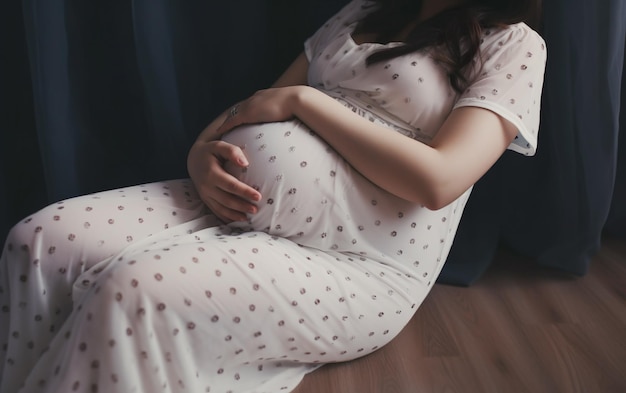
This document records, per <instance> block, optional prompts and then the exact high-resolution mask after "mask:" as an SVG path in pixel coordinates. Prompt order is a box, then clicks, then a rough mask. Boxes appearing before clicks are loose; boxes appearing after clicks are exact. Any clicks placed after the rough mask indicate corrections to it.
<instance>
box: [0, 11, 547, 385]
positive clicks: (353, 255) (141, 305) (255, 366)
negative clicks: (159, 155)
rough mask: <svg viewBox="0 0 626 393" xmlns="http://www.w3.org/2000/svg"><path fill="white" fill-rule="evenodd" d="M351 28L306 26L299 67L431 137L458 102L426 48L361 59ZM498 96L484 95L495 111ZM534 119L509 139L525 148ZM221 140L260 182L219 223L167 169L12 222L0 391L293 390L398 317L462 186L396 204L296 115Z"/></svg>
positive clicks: (426, 277) (347, 100)
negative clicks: (250, 205)
mask: <svg viewBox="0 0 626 393" xmlns="http://www.w3.org/2000/svg"><path fill="white" fill-rule="evenodd" d="M354 7H360V2H358V1H355V2H353V3H351V4H350V5H348V6H347V7H346V9H344V10H343V11H342V12H340V14H339V17H341V16H342V15H346V14H347V13H349V12H351V9H353V8H354ZM518 28H519V29H522V28H523V27H512V28H511V29H513V30H515V29H518ZM325 29H326V30H325ZM347 29H348V26H346V25H344V24H343V22H341V19H337V18H334V19H333V20H332V21H331V22H330V23H329V24H328V27H326V28H323V29H322V30H320V32H318V33H317V34H316V35H315V36H314V37H313V38H312V39H311V40H309V41H307V43H306V50H307V53H308V54H309V56H310V59H311V74H310V77H311V83H313V84H314V85H316V86H317V85H321V84H323V86H320V87H323V88H324V89H325V90H327V91H328V93H329V94H331V95H333V96H334V97H336V98H337V99H338V100H340V102H342V103H344V104H345V105H347V106H349V107H351V108H352V109H353V110H354V112H355V113H358V114H360V115H361V116H364V117H367V118H369V119H370V120H371V121H375V122H379V123H380V124H385V125H388V126H390V127H393V128H395V129H397V130H398V131H399V132H403V133H405V134H406V135H410V136H414V137H416V138H419V139H422V140H424V141H425V142H427V141H428V139H429V138H430V137H432V135H433V134H434V132H435V131H436V129H437V126H438V124H440V123H441V121H443V119H444V118H445V116H447V114H448V113H449V112H450V110H451V109H452V107H453V106H454V104H455V102H456V98H455V94H454V93H453V92H452V90H450V88H449V87H447V85H446V84H445V81H444V79H445V78H444V75H443V74H442V73H441V72H440V71H439V70H438V68H437V67H436V66H435V65H434V64H432V62H431V61H429V60H428V58H427V57H424V56H422V55H411V56H408V57H407V58H402V59H397V60H393V61H391V62H390V66H389V68H386V65H384V64H381V65H380V66H376V67H377V68H375V70H373V71H372V73H371V74H367V75H366V74H362V71H363V68H362V67H363V66H362V65H363V61H364V56H366V53H367V52H368V51H370V50H371V49H372V48H373V47H374V45H361V46H357V45H355V44H354V42H353V41H351V40H350V38H349V36H347V35H345V34H344V36H342V37H343V38H341V37H339V38H338V35H337V33H338V32H344V31H345V32H346V33H347V31H348V30H347ZM515 31H516V30H515ZM328 32H332V33H328ZM531 41H532V40H531ZM532 42H534V41H532ZM524 45H526V44H524ZM344 51H347V52H345V53H344ZM327 56H329V58H328V59H327ZM539 57H540V56H539V55H538V56H537V58H539ZM339 58H341V63H337V64H336V65H335V67H334V68H333V64H334V63H335V61H338V60H339ZM414 61H415V62H417V64H416V65H413V62H414ZM353 69H355V74H353V73H352V70H353ZM414 70H416V72H417V70H419V72H418V73H416V74H412V73H405V71H411V72H413V71H414ZM394 73H397V74H398V75H399V77H395V78H394V77H393V75H394ZM420 75H424V77H423V80H422V79H420V78H421V76H420ZM479 80H480V81H483V82H481V83H482V84H487V82H485V81H486V79H485V78H483V79H479ZM477 83H479V82H477ZM482 84H481V85H480V86H482ZM421 85H424V86H428V87H427V88H426V90H427V93H424V92H421V90H419V88H420V86H421ZM477 86H478V85H477ZM489 88H491V86H489V87H481V89H489ZM539 89H540V87H537V90H539ZM472 91H474V90H473V89H472V90H470V92H469V93H467V94H465V95H464V97H465V98H464V101H462V102H463V103H468V104H469V103H473V102H474V101H473V99H472V98H471V97H472V96H471V94H472ZM502 91H504V88H503V90H502ZM425 94H426V95H425ZM481 94H482V93H481ZM503 95H504V94H503ZM394 97H398V98H397V99H395V98H394ZM494 97H496V98H497V97H500V96H498V95H496V96H494ZM494 97H492V96H490V97H489V100H484V101H489V102H492V103H494V105H493V108H495V109H494V110H503V109H502V107H503V105H504V104H503V103H501V102H500V103H499V104H500V105H499V106H498V105H496V104H498V101H497V100H496V101H494V99H495V98H494ZM507 97H508V95H507ZM480 101H481V102H482V101H483V100H480ZM490 109H492V108H490ZM530 110H531V115H532V116H535V117H536V115H537V114H536V113H535V112H538V107H532V108H531V109H530ZM529 117H530V116H529ZM507 118H508V117H507ZM529 122H530V120H528V117H527V118H525V119H521V122H519V125H518V126H519V127H520V135H521V137H520V138H526V141H527V142H528V143H529V144H531V145H532V146H534V142H533V141H532V140H529V139H528V138H530V139H532V138H531V136H532V133H530V134H528V133H526V131H525V130H526V128H528V129H529V130H532V124H530V123H529ZM529 135H530V136H529ZM225 139H226V140H227V141H230V142H232V143H235V144H237V145H240V146H242V147H244V149H245V151H246V154H247V156H248V160H249V161H250V167H249V168H248V169H247V170H245V171H240V170H235V169H233V168H229V170H231V171H232V173H233V174H234V175H236V176H238V177H239V178H241V179H242V180H243V181H245V182H247V183H248V184H251V185H253V186H255V187H257V188H258V189H259V190H260V191H261V193H262V195H263V197H264V199H263V200H262V201H261V202H260V203H259V208H260V210H259V213H258V214H257V215H254V216H251V217H250V221H249V223H247V224H231V225H228V226H222V225H219V222H218V221H217V220H216V219H215V217H214V216H212V215H211V214H210V213H209V212H208V211H207V209H206V208H205V207H204V205H203V204H202V203H201V201H200V200H199V198H198V196H197V194H196V192H195V190H194V189H193V186H192V185H191V183H190V182H189V181H188V180H176V181H169V182H162V183H153V184H147V185H142V186H135V187H129V188H125V189H120V190H113V191H107V192H103V193H98V194H94V195H88V196H83V197H79V198H74V199H71V200H67V201H64V202H61V203H58V204H55V205H51V206H49V207H47V208H45V209H43V210H41V211H40V212H38V213H36V214H34V215H33V216H31V217H29V218H27V219H25V220H24V221H23V222H21V223H19V224H18V225H16V227H15V228H14V229H13V230H12V231H11V233H10V235H9V238H8V239H7V242H6V244H5V247H4V251H3V254H2V257H1V259H0V306H1V307H2V319H1V322H0V340H2V341H1V343H2V345H3V350H2V352H1V353H0V360H2V361H1V362H0V373H1V374H0V375H2V380H1V382H0V392H2V393H15V392H18V391H19V392H25V393H31V392H74V391H76V392H95V391H97V392H125V393H126V392H157V391H159V392H160V391H163V392H185V391H188V392H288V391H291V390H293V389H294V388H295V386H296V385H297V384H298V382H299V381H300V380H301V379H302V377H303V376H304V375H305V374H306V373H307V372H310V371H312V370H314V369H315V368H317V367H319V365H321V364H324V363H327V362H338V361H346V360H350V359H354V358H356V357H360V356H363V355H366V354H368V353H370V352H372V351H375V350H376V349H378V348H380V347H382V346H383V345H385V344H386V343H388V342H389V340H391V339H392V338H393V337H394V336H395V335H396V334H398V333H399V332H400V330H401V329H402V328H403V327H404V326H405V324H406V323H407V322H408V321H409V319H410V318H411V316H412V315H413V314H414V312H415V310H416V309H417V307H418V306H419V305H420V304H421V302H422V301H423V299H424V298H425V296H426V295H427V293H428V291H429V290H430V288H431V286H432V284H433V283H434V281H435V280H436V278H437V276H438V274H439V272H440V270H441V268H442V266H443V262H444V261H445V258H446V257H447V255H448V252H449V250H450V247H451V245H452V240H453V237H454V233H455V232H456V229H457V226H458V224H459V220H460V217H461V212H462V210H463V207H464V205H465V202H466V200H467V197H468V196H469V190H468V191H467V192H466V193H464V194H463V195H462V196H461V197H460V198H459V199H458V200H456V201H455V202H453V203H452V204H450V205H449V206H447V207H445V208H443V209H441V210H438V211H430V210H428V209H426V208H424V207H422V206H419V205H414V204H411V203H408V202H406V201H404V200H401V199H399V198H397V197H394V196H392V195H390V194H389V193H387V192H385V191H383V190H382V189H380V188H378V187H377V186H375V185H373V184H372V183H370V182H369V181H367V180H366V179H365V178H364V177H362V176H361V175H360V174H358V173H357V172H355V171H354V170H353V169H352V168H351V167H350V166H349V165H348V164H347V163H346V162H345V161H344V160H343V159H342V158H341V157H339V156H338V155H337V154H336V152H335V151H334V150H333V149H332V148H330V147H329V146H328V145H327V144H326V143H325V142H324V141H322V140H321V139H320V138H318V137H317V136H316V135H315V134H314V133H312V132H310V131H309V130H308V129H307V128H306V127H305V126H304V125H303V124H301V123H300V122H298V121H289V122H282V123H271V124H264V125H255V126H246V127H240V128H238V129H237V130H235V131H233V132H232V133H230V134H228V135H227V136H226V137H225ZM22 386H24V387H23V389H22V390H20V387H22Z"/></svg>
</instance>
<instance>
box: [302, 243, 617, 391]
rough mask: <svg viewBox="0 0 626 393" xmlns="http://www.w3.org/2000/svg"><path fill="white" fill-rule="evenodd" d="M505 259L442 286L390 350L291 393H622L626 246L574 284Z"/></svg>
mask: <svg viewBox="0 0 626 393" xmlns="http://www.w3.org/2000/svg"><path fill="white" fill-rule="evenodd" d="M529 264H530V261H528V260H525V259H524V258H520V257H516V256H513V255H510V254H508V253H506V252H502V253H500V254H499V256H498V262H497V264H496V265H495V266H494V267H492V268H491V269H490V271H489V272H488V273H487V274H486V275H485V276H484V277H483V278H481V279H480V280H479V281H478V282H477V283H475V284H474V285H472V286H471V287H469V288H463V287H453V286H444V285H436V286H435V287H434V288H433V290H432V292H431V294H430V295H429V297H428V298H427V299H426V301H425V302H424V304H423V305H422V307H421V308H420V309H419V310H418V312H417V314H416V315H415V317H414V318H413V319H412V321H411V323H410V324H409V325H408V326H407V327H406V328H405V329H404V331H403V332H402V333H401V334H400V335H399V336H398V337H397V338H396V339H395V340H394V341H392V342H391V343H390V344H389V345H388V346H386V347H384V348H383V349H381V350H379V351H378V352H375V353H374V354H372V355H370V356H367V357H365V358H363V359H359V360H356V361H353V362H349V363H345V364H334V365H327V366H324V367H322V368H321V369H319V370H317V371H315V372H314V373H312V374H310V375H308V376H307V377H305V379H304V381H303V382H302V384H301V385H300V386H299V387H298V389H297V390H296V391H295V392H294V393H457V392H458V393H474V392H480V393H491V392H493V393H523V392H529V393H530V392H532V393H543V392H546V393H561V392H563V393H578V392H580V393H596V392H597V393H624V392H626V241H625V240H624V239H622V240H618V239H605V241H604V243H603V247H602V250H601V251H600V253H599V254H598V255H597V256H596V258H595V259H594V262H593V263H592V265H591V268H590V271H589V273H588V274H587V275H586V276H585V277H583V278H572V277H569V276H566V275H563V274H560V273H556V272H553V271H548V270H542V269H538V268H536V267H530V266H529Z"/></svg>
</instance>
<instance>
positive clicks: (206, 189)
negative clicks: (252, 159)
mask: <svg viewBox="0 0 626 393" xmlns="http://www.w3.org/2000/svg"><path fill="white" fill-rule="evenodd" d="M226 161H230V162H232V163H234V164H235V165H237V166H239V167H242V168H245V167H247V166H248V161H247V160H246V157H245V155H244V153H243V151H242V150H241V149H240V148H239V147H238V146H235V145H232V144H230V143H227V142H223V141H209V142H203V141H198V142H196V143H195V144H194V145H193V146H192V148H191V150H190V151H189V156H188V158H187V169H188V171H189V175H190V177H191V180H192V181H193V183H194V185H195V187H196V190H197V191H198V194H199V195H200V198H201V199H202V201H203V202H204V203H206V205H207V206H208V207H209V209H211V211H212V212H213V213H214V214H215V215H216V216H217V217H218V218H220V219H221V220H222V221H225V222H231V221H246V220H247V217H246V213H251V214H254V213H256V211H257V207H256V206H255V205H254V203H253V202H256V201H259V200H260V199H261V194H260V193H259V192H258V191H257V190H255V189H254V188H252V187H250V186H248V185H247V184H245V183H243V182H241V181H239V180H237V179H236V178H235V177H233V176H231V175H230V174H229V173H227V172H226V171H225V170H224V163H225V162H226Z"/></svg>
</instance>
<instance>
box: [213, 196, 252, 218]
mask: <svg viewBox="0 0 626 393" xmlns="http://www.w3.org/2000/svg"><path fill="white" fill-rule="evenodd" d="M206 203H207V206H209V209H211V211H212V212H213V214H215V215H216V216H217V217H218V218H219V219H220V220H222V221H224V222H227V223H228V222H235V221H236V222H246V221H248V216H247V215H245V214H244V213H242V212H240V211H237V210H233V209H229V208H227V207H226V206H224V205H222V204H221V203H219V202H218V201H216V200H209V201H207V202H206Z"/></svg>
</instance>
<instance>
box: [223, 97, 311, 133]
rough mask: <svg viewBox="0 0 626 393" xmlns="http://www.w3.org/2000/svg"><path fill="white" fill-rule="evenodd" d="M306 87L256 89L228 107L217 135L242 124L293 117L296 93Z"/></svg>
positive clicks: (270, 121)
mask: <svg viewBox="0 0 626 393" xmlns="http://www.w3.org/2000/svg"><path fill="white" fill-rule="evenodd" d="M307 88H309V87H308V86H287V87H279V88H272V89H267V90H259V91H257V92H256V93H254V94H253V95H252V96H251V97H250V98H248V99H246V100H244V101H241V102H240V103H238V104H236V105H234V106H233V107H232V108H231V109H230V112H229V113H228V116H227V117H226V120H224V123H222V125H220V126H219V127H218V128H217V130H216V134H217V136H218V137H219V136H221V135H224V134H226V133H227V132H228V131H230V130H232V129H233V128H235V127H237V126H240V125H242V124H258V123H272V122H278V121H285V120H289V119H291V118H293V117H294V107H295V105H296V103H297V98H298V95H299V94H300V93H301V92H302V91H303V89H307Z"/></svg>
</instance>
